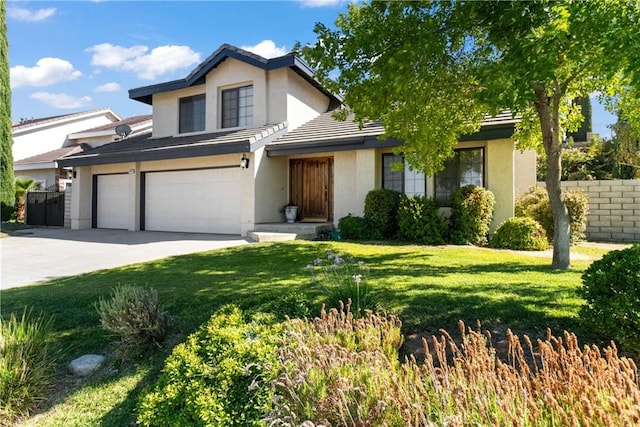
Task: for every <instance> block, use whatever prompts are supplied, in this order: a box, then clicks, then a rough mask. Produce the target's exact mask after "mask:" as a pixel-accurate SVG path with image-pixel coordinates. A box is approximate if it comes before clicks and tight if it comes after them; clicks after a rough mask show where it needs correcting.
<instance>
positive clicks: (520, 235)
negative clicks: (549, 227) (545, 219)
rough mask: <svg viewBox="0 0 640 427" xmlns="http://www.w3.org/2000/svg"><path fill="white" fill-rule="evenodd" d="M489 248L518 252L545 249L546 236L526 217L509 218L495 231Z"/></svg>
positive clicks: (540, 227) (534, 222)
mask: <svg viewBox="0 0 640 427" xmlns="http://www.w3.org/2000/svg"><path fill="white" fill-rule="evenodd" d="M489 246H490V247H492V248H499V249H514V250H519V251H543V250H545V249H547V235H546V233H545V232H544V228H542V226H541V225H540V224H538V223H537V222H536V221H535V220H533V219H531V218H526V217H514V218H509V219H508V220H506V221H505V222H503V223H502V224H501V225H500V227H498V229H497V230H496V234H495V235H494V236H493V238H492V239H491V241H490V242H489Z"/></svg>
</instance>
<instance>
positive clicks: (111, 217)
mask: <svg viewBox="0 0 640 427" xmlns="http://www.w3.org/2000/svg"><path fill="white" fill-rule="evenodd" d="M97 193H98V194H97V198H98V201H97V202H98V206H97V212H96V215H97V216H98V218H97V221H96V226H97V227H98V228H116V229H122V230H128V229H129V175H127V174H119V175H99V176H98V185H97Z"/></svg>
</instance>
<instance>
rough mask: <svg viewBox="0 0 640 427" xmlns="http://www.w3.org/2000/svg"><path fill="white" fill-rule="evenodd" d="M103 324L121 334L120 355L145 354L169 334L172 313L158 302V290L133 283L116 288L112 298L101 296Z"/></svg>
mask: <svg viewBox="0 0 640 427" xmlns="http://www.w3.org/2000/svg"><path fill="white" fill-rule="evenodd" d="M96 309H97V310H98V314H99V315H100V323H101V324H102V327H103V328H105V329H106V330H107V331H109V332H111V333H113V334H115V335H117V336H118V337H119V341H118V342H117V347H116V356H117V357H118V358H119V359H121V360H125V359H128V358H131V357H134V358H135V357H141V356H144V355H145V354H147V353H148V352H149V351H150V350H151V349H153V348H154V347H159V346H160V344H161V343H162V342H163V341H164V338H165V336H166V334H167V327H168V321H169V316H168V315H167V313H165V312H164V311H162V310H161V308H160V306H159V305H158V292H157V291H155V290H153V289H143V288H140V287H136V286H132V285H122V286H118V287H116V288H114V289H113V290H112V293H111V298H110V299H104V298H100V300H99V301H98V304H96Z"/></svg>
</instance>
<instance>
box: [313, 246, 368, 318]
mask: <svg viewBox="0 0 640 427" xmlns="http://www.w3.org/2000/svg"><path fill="white" fill-rule="evenodd" d="M307 269H308V270H310V271H311V281H312V282H313V283H315V284H320V285H321V286H322V287H323V290H324V293H325V295H326V304H327V305H328V306H329V307H338V306H340V305H341V304H345V305H346V304H349V305H352V307H353V310H354V313H355V314H356V315H357V316H361V315H363V314H364V312H365V311H366V310H372V311H375V310H377V309H378V299H377V297H376V295H375V293H374V292H373V289H372V288H371V286H370V285H369V283H368V278H367V274H368V273H369V268H368V267H367V266H366V265H365V263H364V261H357V262H356V261H355V260H354V259H353V257H352V256H350V255H342V254H336V253H333V252H332V251H327V258H326V259H322V258H316V259H315V260H314V261H313V263H312V264H307Z"/></svg>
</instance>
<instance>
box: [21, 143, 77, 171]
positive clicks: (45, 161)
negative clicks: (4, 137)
mask: <svg viewBox="0 0 640 427" xmlns="http://www.w3.org/2000/svg"><path fill="white" fill-rule="evenodd" d="M85 148H87V146H85V145H84V144H82V145H74V146H72V147H64V148H58V149H57V150H52V151H48V152H46V153H42V154H38V155H35V156H32V157H27V158H26V159H21V160H18V161H16V162H15V163H14V164H13V167H14V169H15V170H28V169H46V168H53V167H56V165H55V162H56V161H57V160H59V159H60V158H62V157H65V156H70V155H72V154H75V153H80V152H82V151H83V150H84V149H85Z"/></svg>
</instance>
